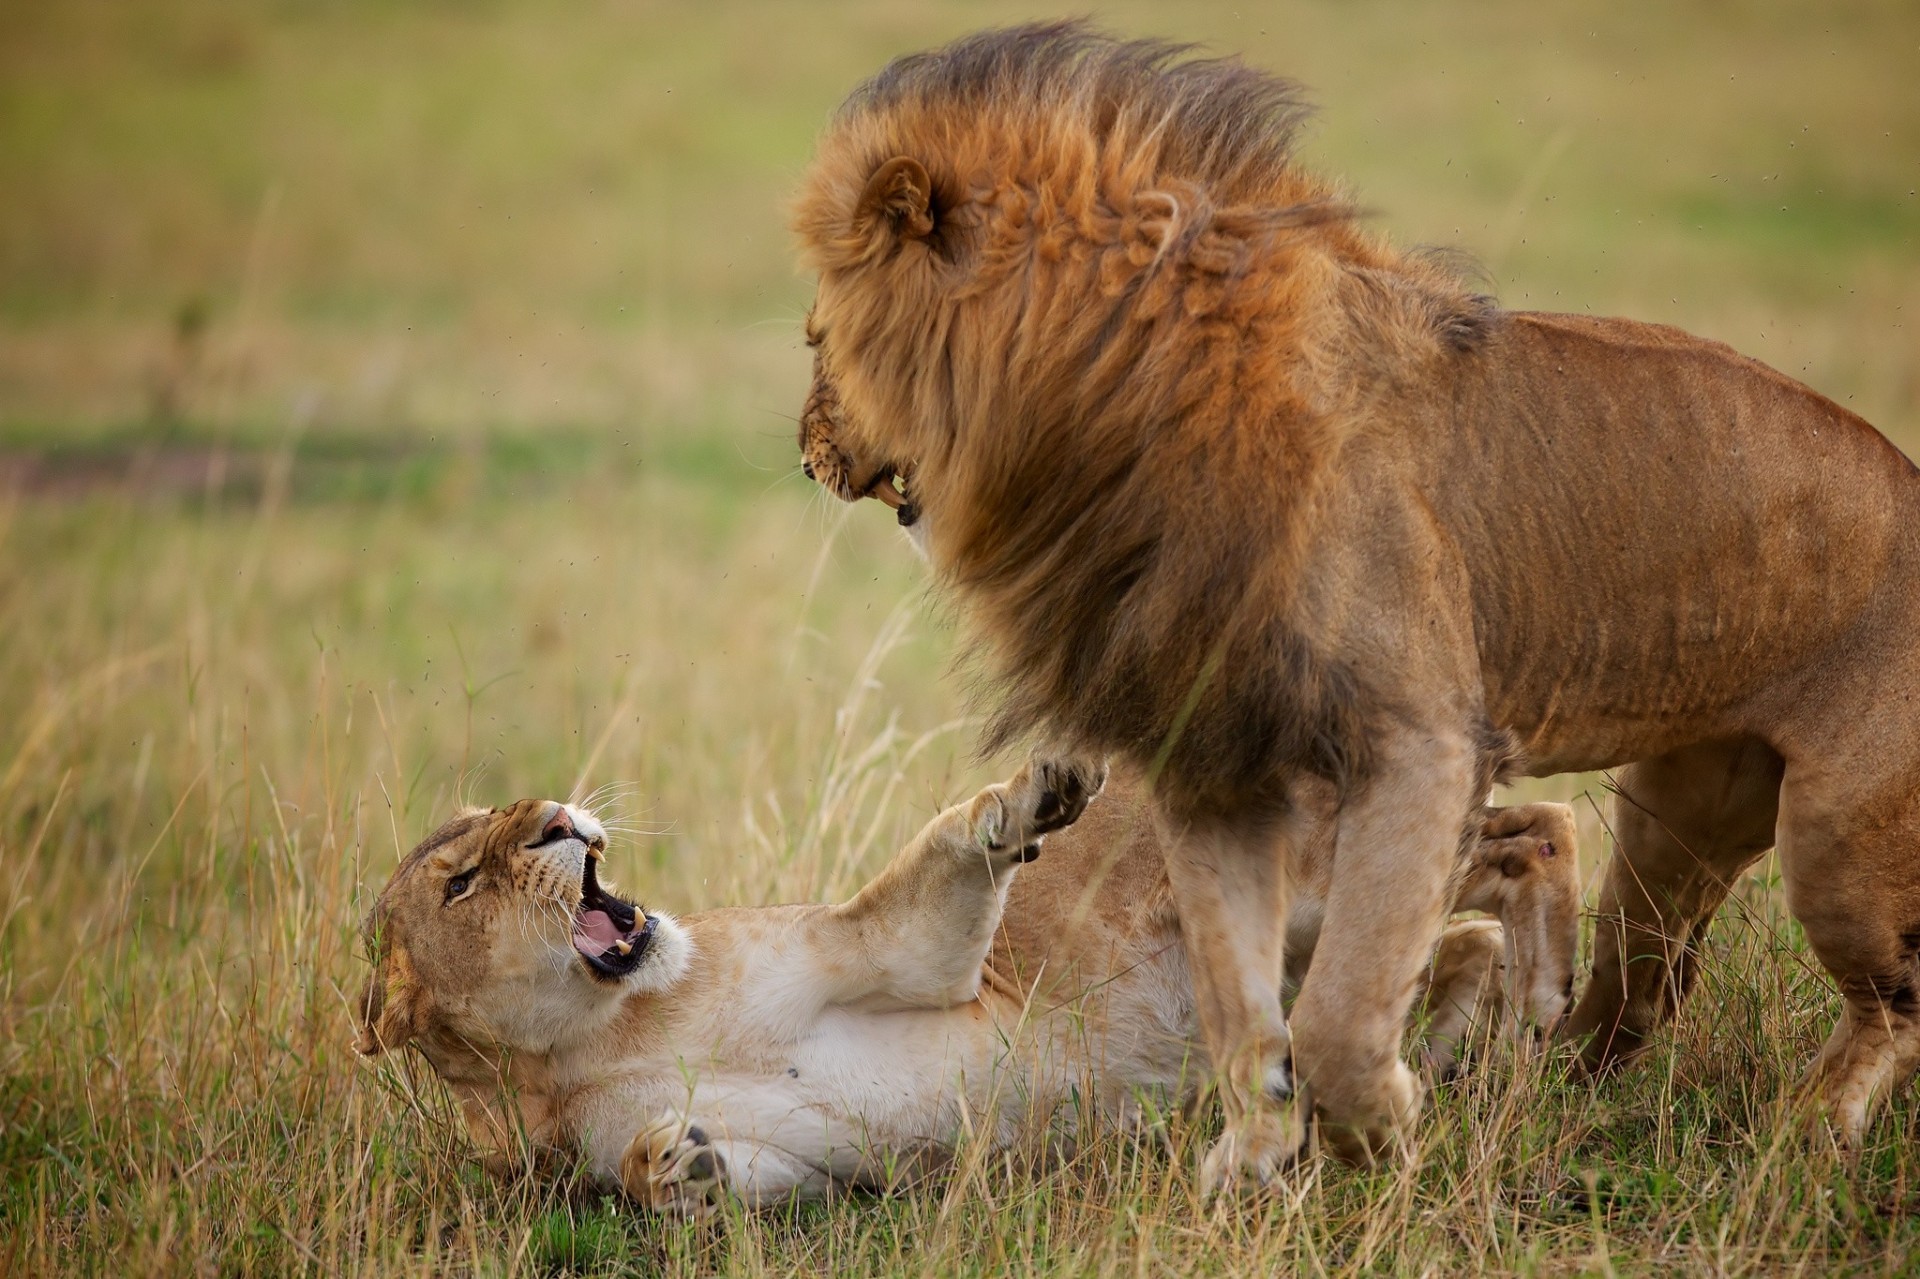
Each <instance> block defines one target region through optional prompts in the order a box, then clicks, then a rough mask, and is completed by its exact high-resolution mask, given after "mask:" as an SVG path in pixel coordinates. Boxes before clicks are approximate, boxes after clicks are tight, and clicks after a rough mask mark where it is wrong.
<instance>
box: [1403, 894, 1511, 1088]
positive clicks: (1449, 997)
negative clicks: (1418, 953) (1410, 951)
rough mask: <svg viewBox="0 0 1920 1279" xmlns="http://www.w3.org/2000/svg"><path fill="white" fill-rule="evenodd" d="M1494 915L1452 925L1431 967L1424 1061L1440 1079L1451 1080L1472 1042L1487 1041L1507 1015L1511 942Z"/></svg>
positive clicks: (1423, 1006)
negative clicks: (1505, 997)
mask: <svg viewBox="0 0 1920 1279" xmlns="http://www.w3.org/2000/svg"><path fill="white" fill-rule="evenodd" d="M1501 932H1502V929H1501V927H1500V925H1499V924H1497V923H1495V922H1494V921H1493V920H1491V919H1462V920H1457V921H1455V922H1454V923H1451V924H1448V925H1447V929H1446V931H1445V932H1443V933H1441V934H1440V944H1439V945H1438V946H1436V947H1434V951H1433V961H1432V963H1431V964H1429V965H1428V968H1427V988H1426V990H1425V991H1423V992H1422V993H1421V996H1420V1013H1421V1017H1422V1019H1423V1020H1424V1021H1425V1022H1426V1023H1427V1038H1426V1043H1425V1045H1424V1046H1423V1047H1422V1049H1421V1060H1422V1064H1423V1065H1425V1067H1426V1069H1427V1073H1428V1074H1429V1075H1430V1076H1431V1077H1432V1078H1434V1079H1443V1080H1444V1079H1451V1078H1453V1076H1454V1074H1455V1072H1456V1071H1457V1070H1458V1069H1459V1065H1460V1056H1461V1053H1462V1051H1463V1050H1464V1049H1465V1048H1466V1047H1467V1045H1468V1043H1469V1041H1477V1040H1480V1039H1484V1038H1485V1037H1486V1036H1487V1035H1488V1034H1489V1033H1491V1032H1492V1031H1493V1030H1494V1028H1495V1027H1497V1026H1498V1025H1499V1023H1500V1018H1501V1016H1502V1014H1503V1013H1504V1011H1505V1009H1504V1006H1503V1004H1504V1001H1503V999H1502V996H1501V989H1502V986H1503V985H1504V984H1505V983H1504V980H1503V979H1504V977H1505V975H1506V974H1505V969H1506V960H1505V953H1506V942H1505V939H1504V938H1503V937H1502V936H1501Z"/></svg>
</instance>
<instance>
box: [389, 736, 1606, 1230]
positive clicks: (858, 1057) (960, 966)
mask: <svg viewBox="0 0 1920 1279" xmlns="http://www.w3.org/2000/svg"><path fill="white" fill-rule="evenodd" d="M1103 771H1104V770H1094V769H1089V768H1085V767H1083V766H1077V765H1073V764H1070V763H1048V762H1036V763H1033V764H1030V765H1028V766H1027V767H1025V768H1022V769H1021V770H1020V772H1019V773H1018V774H1017V775H1016V776H1015V777H1014V778H1013V779H1012V780H1011V781H1009V782H1006V783H1005V784H1003V785H998V786H990V787H988V788H987V789H986V790H984V791H982V792H981V793H980V794H979V795H977V796H976V797H974V799H972V800H971V801H970V802H968V803H966V804H963V805H960V806H957V807H954V808H951V809H948V810H947V811H946V812H944V813H942V814H940V815H939V816H938V817H936V818H934V820H933V821H932V822H930V823H929V824H928V825H927V827H926V828H925V829H924V830H922V831H921V832H920V834H919V835H918V836H916V837H915V838H914V839H913V841H912V842H910V843H909V844H908V845H907V847H906V848H905V849H904V850H903V851H902V852H901V853H900V854H899V855H898V856H896V857H895V858H894V859H893V861H892V863H891V864H890V865H888V866H887V868H886V869H885V870H883V871H882V872H881V873H880V874H879V875H878V876H877V877H876V878H875V879H874V880H873V881H872V882H871V883H869V884H868V885H867V886H866V887H865V888H863V889H861V891H860V892H859V893H857V894H856V895H855V896H854V897H853V898H852V899H851V900H850V901H848V902H846V903H844V904H842V905H838V906H775V907H767V908H761V909H732V910H716V911H711V912H707V913H703V914H699V915H694V916H691V917H689V918H688V919H686V920H685V921H677V920H675V919H674V918H673V917H672V916H670V915H668V914H665V913H663V912H660V911H648V910H645V909H643V908H642V907H640V906H638V905H636V904H634V903H632V902H629V901H628V900H627V899H626V898H624V897H622V896H620V895H619V894H618V893H616V892H615V891H614V890H613V889H612V888H611V887H609V886H608V885H607V884H605V883H603V882H602V881H601V880H600V878H599V867H600V864H601V858H602V851H603V849H604V848H605V843H606V840H605V836H604V833H603V831H602V830H601V827H600V826H599V824H598V823H597V822H596V821H595V820H594V819H593V817H592V816H591V815H590V814H588V813H586V812H584V811H582V810H581V809H579V808H575V807H570V806H568V805H565V804H561V803H557V802H554V801H545V800H522V801H520V802H519V803H517V804H513V805H511V806H509V807H507V808H504V809H492V810H484V811H482V810H472V811H468V812H465V813H462V814H461V815H460V816H458V817H456V818H454V819H453V820H452V821H450V822H448V823H447V824H446V825H445V826H443V827H441V828H440V829H439V830H438V831H436V832H434V833H433V834H432V835H431V836H429V837H428V838H427V839H426V840H425V841H423V842H422V843H421V844H420V845H419V847H417V848H415V849H414V850H413V852H412V853H411V854H409V855H408V856H407V857H406V859H405V860H404V861H403V862H402V863H401V865H400V867H399V869H398V870H397V871H395V873H394V875H393V878H392V880H391V881H390V882H389V883H388V885H387V886H386V888H385V889H384V891H382V893H381V894H380V897H379V900H378V902H377V904H376V905H375V907H374V909H373V911H372V913H371V915H370V916H369V919H368V921H367V933H368V943H369V947H370V949H371V951H372V953H373V955H374V959H375V968H374V971H373V973H372V975H371V976H370V978H369V980H368V983H367V987H366V991H365V993H364V995H363V996H362V998H361V1004H360V1007H359V1009H358V1012H359V1015H360V1019H361V1034H360V1038H359V1041H358V1045H357V1046H358V1047H359V1049H360V1051H362V1052H364V1053H369V1054H371V1053H378V1052H380V1051H382V1050H391V1049H397V1048H399V1047H401V1046H402V1045H406V1044H412V1045H414V1046H417V1047H418V1048H419V1049H420V1051H421V1052H422V1053H423V1054H424V1055H425V1057H426V1058H427V1060H428V1061H429V1062H430V1063H431V1064H432V1065H433V1067H434V1069H435V1070H436V1071H437V1072H438V1073H439V1074H440V1075H441V1076H442V1077H443V1078H444V1079H445V1080H446V1081H447V1083H448V1084H449V1085H450V1086H451V1087H452V1090H453V1092H454V1094H455V1096H456V1097H457V1098H458V1100H459V1103H460V1105H461V1108H462V1110H463V1112H464V1115H465V1118H466V1121H467V1125H468V1128H469V1131H470V1133H471V1134H472V1136H473V1138H474V1140H475V1141H476V1142H477V1143H478V1144H479V1145H481V1146H482V1147H483V1148H488V1149H492V1150H496V1151H497V1150H500V1149H502V1148H503V1147H507V1146H509V1145H510V1144H511V1143H512V1142H513V1141H514V1140H515V1136H516V1134H517V1133H519V1132H521V1131H524V1132H525V1133H526V1134H527V1136H528V1137H529V1138H530V1139H531V1141H532V1142H533V1143H534V1146H535V1148H536V1150H540V1149H549V1150H551V1149H558V1150H562V1151H578V1152H580V1153H582V1154H584V1156H585V1162H586V1164H587V1166H588V1167H589V1169H590V1170H591V1171H592V1173H593V1174H594V1175H595V1176H596V1177H597V1178H598V1179H600V1180H601V1181H603V1182H605V1183H607V1184H609V1185H617V1186H619V1187H622V1188H623V1189H624V1190H625V1192H626V1193H627V1194H628V1195H630V1196H631V1197H632V1198H633V1199H634V1200H635V1201H636V1202H638V1203H641V1204H643V1205H647V1206H650V1207H653V1208H657V1209H662V1210H666V1211H671V1212H678V1213H696V1214H697V1213H704V1212H707V1211H709V1210H711V1208H712V1207H713V1206H714V1204H715V1202H716V1201H717V1197H718V1196H719V1195H720V1194H722V1193H723V1192H731V1193H733V1194H735V1195H738V1196H740V1197H741V1198H743V1199H745V1200H747V1201H748V1202H763V1201H767V1200H773V1199H780V1198H784V1197H787V1196H789V1195H799V1196H801V1197H819V1196H824V1195H827V1194H829V1193H831V1192H832V1191H833V1190H834V1189H836V1188H845V1187H850V1186H866V1187H884V1186H890V1185H894V1184H897V1183H899V1182H901V1181H904V1180H906V1179H908V1178H911V1177H913V1176H915V1175H917V1174H919V1173H921V1172H924V1171H926V1170H929V1169H931V1168H936V1167H938V1166H939V1165H940V1164H941V1163H942V1162H943V1161H944V1160H945V1159H946V1157H947V1156H948V1155H949V1154H950V1153H951V1151H952V1149H953V1143H954V1141H955V1140H956V1139H957V1138H958V1137H959V1136H960V1135H961V1134H962V1133H964V1132H968V1131H971V1132H974V1133H977V1134H981V1135H983V1136H984V1137H985V1138H986V1139H987V1140H989V1141H990V1142H992V1143H993V1144H995V1145H999V1146H1005V1145H1009V1144H1012V1143H1015V1142H1020V1141H1029V1140H1035V1141H1037V1140H1053V1141H1060V1140H1065V1141H1071V1140H1072V1139H1073V1136H1074V1134H1075V1132H1076V1131H1077V1130H1078V1125H1079V1124H1080V1123H1081V1122H1083V1121H1084V1120H1085V1118H1087V1114H1086V1113H1077V1112H1075V1111H1074V1110H1073V1109H1072V1108H1071V1106H1069V1105H1068V1102H1069V1099H1070V1098H1074V1097H1077V1098H1078V1099H1079V1100H1080V1102H1081V1103H1082V1104H1084V1105H1085V1106H1089V1107H1091V1113H1092V1114H1094V1115H1097V1116H1099V1117H1100V1118H1101V1119H1102V1120H1104V1121H1109V1122H1115V1123H1120V1124H1131V1123H1134V1122H1137V1121H1138V1120H1139V1119H1140V1117H1141V1114H1142V1112H1141V1104H1142V1101H1143V1099H1145V1098H1149V1097H1154V1096H1156V1095H1157V1096H1158V1097H1159V1099H1160V1100H1161V1102H1163V1103H1171V1102H1177V1101H1178V1100H1179V1099H1180V1098H1181V1096H1182V1095H1183V1094H1184V1093H1185V1092H1186V1091H1187V1089H1188V1088H1189V1086H1190V1085H1191V1084H1192V1082H1193V1081H1194V1080H1195V1079H1196V1077H1198V1076H1200V1075H1204V1073H1205V1062H1204V1058H1203V1057H1202V1058H1201V1059H1200V1061H1199V1068H1198V1069H1197V1070H1196V1069H1195V1068H1194V1067H1193V1065H1192V1064H1190V1058H1191V1057H1192V1056H1193V1055H1194V1053H1195V1051H1196V1049H1195V1045H1194V1044H1193V1042H1192V1034H1193V1029H1194V1004H1193V993H1192V989H1191V986H1190V984H1189V981H1188V978H1187V972H1186V964H1185V960H1184V957H1183V952H1182V950H1181V948H1180V945H1179V938H1178V928H1177V924H1176V922H1175V916H1174V914H1173V912H1172V910H1171V902H1170V898H1169V895H1168V889H1167V884H1166V879H1165V872H1164V869H1163V864H1162V857H1161V854H1160V851H1159V849H1158V847H1157V844H1156V841H1155V838H1154V835H1153V829H1152V825H1151V823H1150V822H1146V821H1143V820H1138V819H1139V817H1140V813H1139V811H1138V807H1137V805H1130V804H1128V803H1127V802H1125V796H1126V795H1127V794H1128V793H1132V792H1136V791H1137V788H1136V787H1134V786H1133V785H1132V784H1131V783H1130V782H1126V781H1123V782H1122V783H1121V784H1120V785H1119V787H1118V790H1119V791H1120V796H1119V798H1120V800H1121V802H1118V803H1116V802H1115V799H1114V798H1109V799H1107V800H1104V801H1103V802H1102V803H1101V805H1100V806H1098V807H1097V808H1096V809H1094V810H1093V812H1092V814H1090V815H1089V816H1087V817H1084V818H1080V820H1079V822H1078V824H1077V825H1073V826H1072V827H1071V829H1062V828H1063V827H1067V826H1068V824H1069V823H1073V822H1074V821H1075V819H1076V818H1077V817H1079V816H1080V813H1081V811H1082V810H1083V808H1085V806H1086V805H1087V803H1088V802H1089V800H1091V799H1092V798H1093V796H1094V795H1095V794H1097V793H1098V792H1099V790H1100V789H1101V783H1102V777H1103ZM1049 832H1057V833H1053V834H1051V835H1049ZM1572 834H1573V831H1572V824H1571V813H1570V811H1569V810H1567V809H1566V808H1565V807H1564V806H1562V805H1554V804H1545V805H1531V806H1528V807H1525V808H1517V809H1509V810H1501V811H1496V812H1492V813H1490V814H1489V815H1488V817H1487V819H1486V833H1485V835H1484V837H1483V838H1482V839H1480V840H1479V841H1477V842H1476V843H1475V844H1474V845H1473V847H1472V848H1471V850H1470V851H1469V854H1468V856H1467V857H1466V858H1464V859H1463V862H1462V865H1461V867H1460V883H1461V896H1462V899H1463V901H1470V902H1472V903H1473V904H1474V905H1475V906H1477V907H1484V908H1489V909H1493V910H1496V911H1498V912H1499V913H1500V914H1501V915H1502V916H1503V917H1504V918H1506V919H1508V920H1510V921H1511V929H1510V930H1507V931H1506V932H1505V936H1504V938H1503V929H1502V926H1501V925H1499V924H1497V923H1494V922H1492V921H1486V920H1475V921H1464V922H1461V923H1458V924H1456V925H1454V926H1453V927H1452V928H1451V929H1450V930H1449V931H1448V932H1447V933H1446V934H1445V936H1444V937H1443V939H1442V941H1441V944H1440V946H1439V948H1438V950H1437V952H1436V954H1435V956H1434V961H1433V965H1432V969H1431V973H1432V976H1431V978H1430V980H1429V981H1428V983H1427V989H1428V997H1427V1001H1426V1005H1427V1010H1428V1013H1429V1015H1430V1018H1431V1029H1430V1034H1429V1038H1428V1048H1429V1053H1430V1055H1431V1058H1432V1060H1433V1063H1434V1066H1435V1068H1436V1069H1437V1070H1440V1071H1446V1070H1448V1069H1450V1068H1451V1066H1452V1064H1453V1061H1454V1059H1455V1057H1456V1055H1457V1052H1458V1049H1459V1045H1460V1042H1461V1041H1462V1039H1463V1038H1464V1037H1465V1036H1466V1034H1467V1033H1468V1029H1469V1025H1470V1023H1474V1022H1478V1023H1479V1024H1480V1025H1481V1026H1482V1027H1488V1026H1491V1025H1492V1024H1493V1023H1494V1022H1496V1021H1498V1020H1499V1019H1500V1017H1501V1016H1502V1015H1503V1008H1502V1006H1503V1004H1504V1003H1505V999H1504V998H1503V996H1502V992H1501V990H1500V985H1501V983H1500V980H1499V978H1500V976H1501V973H1502V970H1503V969H1505V970H1506V972H1505V976H1506V983H1505V984H1506V986H1507V988H1508V989H1510V990H1511V991H1512V997H1513V999H1514V1000H1515V1001H1516V1004H1517V1006H1518V1010H1519V1012H1520V1014H1521V1015H1520V1018H1519V1019H1518V1021H1517V1022H1516V1025H1523V1024H1526V1023H1529V1022H1530V1023H1532V1024H1534V1025H1543V1024H1546V1023H1549V1022H1551V1021H1552V1020H1553V1019H1554V1018H1556V1017H1558V1016H1559V1015H1560V1013H1561V1012H1562V1010H1563V1009H1564V1008H1565V1007H1566V1004H1567V1002H1568V991H1569V987H1570V984H1571V981H1572V977H1573V943H1574V924H1575V912H1576V911H1577V908H1578V891H1579V890H1578V884H1577V882H1576V881H1575V879H1574V877H1573V875H1572V866H1573V862H1574V849H1573V847H1572V842H1571V841H1572ZM1043 838H1044V839H1045V840H1046V845H1045V855H1044V856H1041V855H1040V853H1041V841H1042V839H1043ZM1328 851H1330V850H1328ZM1036 857H1038V861H1037V862H1036V861H1035V858H1036ZM1027 863H1032V864H1030V865H1029V864H1027ZM1016 872H1017V873H1016ZM1297 923H1298V925H1299V927H1300V929H1301V930H1302V932H1303V933H1306V932H1310V931H1311V928H1312V923H1313V921H1312V920H1311V919H1307V918H1303V919H1301V920H1299V921H1297ZM1306 949H1307V948H1306V947H1304V946H1303V947H1301V948H1300V952H1299V953H1301V954H1304V953H1306ZM1507 955H1511V959H1508V958H1507ZM1274 980H1275V982H1276V985H1277V984H1278V982H1279V975H1278V974H1275V976H1274ZM516 1104H517V1107H518V1111H517V1114H516V1112H515V1105H516ZM522 1125H524V1128H523V1127H522Z"/></svg>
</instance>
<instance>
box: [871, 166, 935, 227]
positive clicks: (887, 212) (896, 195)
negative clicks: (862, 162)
mask: <svg viewBox="0 0 1920 1279" xmlns="http://www.w3.org/2000/svg"><path fill="white" fill-rule="evenodd" d="M853 217H854V222H855V223H856V224H857V225H864V224H866V223H868V222H870V221H878V220H880V219H882V218H884V219H886V220H887V221H888V222H889V223H891V224H892V228H893V232H894V234H895V235H897V236H899V237H900V238H901V239H903V240H924V239H926V238H927V237H928V236H930V235H932V234H933V179H932V178H930V177H928V176H927V168H926V166H925V165H923V164H921V163H920V162H919V161H918V160H916V159H914V158H913V157H912V156H910V155H897V156H895V157H894V158H893V159H891V160H889V161H887V162H886V163H885V164H883V165H881V166H880V167H879V168H878V169H875V170H874V172H873V176H872V177H871V178H868V179H867V189H866V190H865V191H863V192H861V193H860V204H859V207H858V208H856V209H855V210H854V214H853Z"/></svg>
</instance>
